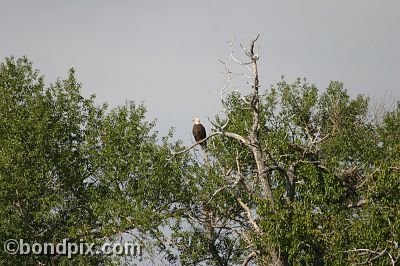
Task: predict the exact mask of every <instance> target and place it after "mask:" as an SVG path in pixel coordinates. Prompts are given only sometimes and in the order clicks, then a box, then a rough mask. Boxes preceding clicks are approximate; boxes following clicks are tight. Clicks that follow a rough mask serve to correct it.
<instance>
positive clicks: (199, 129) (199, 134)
mask: <svg viewBox="0 0 400 266" xmlns="http://www.w3.org/2000/svg"><path fill="white" fill-rule="evenodd" d="M192 132H193V136H194V139H195V140H196V141H197V142H199V141H201V140H203V139H205V138H206V136H207V134H206V129H205V128H204V126H203V125H202V124H194V125H193V130H192ZM200 145H201V146H202V147H203V148H205V147H206V146H207V145H206V142H205V141H204V142H202V143H201V144H200Z"/></svg>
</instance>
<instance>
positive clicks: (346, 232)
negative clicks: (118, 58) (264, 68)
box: [0, 39, 400, 265]
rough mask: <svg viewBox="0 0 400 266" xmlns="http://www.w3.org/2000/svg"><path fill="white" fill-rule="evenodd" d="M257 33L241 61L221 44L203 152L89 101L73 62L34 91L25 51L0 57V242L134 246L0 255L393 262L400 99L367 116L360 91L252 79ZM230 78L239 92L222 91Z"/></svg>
mask: <svg viewBox="0 0 400 266" xmlns="http://www.w3.org/2000/svg"><path fill="white" fill-rule="evenodd" d="M256 41H257V39H254V40H252V41H251V42H250V45H249V46H248V47H247V46H242V48H243V53H244V55H245V57H244V59H243V61H241V60H239V59H237V58H236V57H234V55H233V53H232V54H231V62H233V63H235V64H236V63H237V64H239V66H240V67H241V68H242V71H243V74H240V75H238V74H235V73H234V72H233V71H231V70H230V69H231V66H230V65H229V64H226V63H223V64H224V66H225V70H226V76H227V84H226V86H225V87H224V88H223V89H222V90H221V105H222V107H223V110H224V112H223V113H222V114H219V115H216V116H215V118H214V119H211V121H212V124H213V127H212V128H211V129H209V130H208V132H209V135H208V137H207V148H205V149H201V148H200V146H198V145H196V144H194V145H193V146H191V147H184V146H183V144H182V142H181V141H180V140H174V136H173V132H172V131H171V132H170V133H169V134H168V135H167V136H162V137H160V136H159V134H158V133H157V132H156V131H155V126H156V124H155V122H154V121H148V120H147V118H146V116H145V115H146V108H145V106H143V105H142V104H136V103H135V102H126V103H125V104H124V105H121V106H119V107H116V108H113V109H110V108H109V107H108V106H107V105H106V104H104V105H102V106H96V105H95V103H94V100H95V98H94V96H92V97H90V98H85V97H83V96H82V94H81V84H80V83H79V82H78V81H77V80H76V77H75V71H74V70H73V69H71V70H70V71H69V73H68V76H67V78H65V79H64V80H61V79H60V80H57V81H56V82H55V83H54V84H51V85H49V86H46V85H45V82H44V78H43V77H42V76H40V73H39V72H38V71H37V70H35V69H34V68H33V66H32V62H30V61H29V60H28V59H27V58H25V57H23V58H19V59H15V58H13V57H10V58H6V59H5V61H4V62H2V63H1V65H0V136H1V137H0V187H1V190H0V218H1V222H0V241H1V242H2V243H4V241H6V240H7V239H24V240H25V241H26V242H30V243H35V242H36V243H59V242H61V241H62V240H63V239H68V241H71V242H79V241H82V240H84V241H85V242H94V243H99V244H101V243H104V242H105V241H118V240H119V241H127V239H128V238H130V239H134V241H138V242H140V243H141V245H142V246H143V248H144V254H143V258H127V256H125V257H122V258H120V257H115V256H101V255H97V256H95V255H93V256H85V255H75V256H73V257H72V258H68V257H66V256H58V255H44V254H43V255H36V254H30V255H24V256H18V255H12V254H7V253H6V252H5V250H1V251H0V262H1V264H10V265H18V264H19V265H22V264H26V265H29V264H50V265H56V264H57V265H58V264H60V265H69V264H79V263H80V264H90V265H98V264H107V265H108V264H123V263H126V264H133V265H134V264H135V263H137V262H138V261H139V259H141V260H146V261H149V262H153V263H162V262H164V263H171V264H175V265H273V264H278V265H343V264H365V265H369V264H374V265H396V263H398V262H399V258H400V250H399V247H398V239H399V233H400V221H399V219H398V217H400V196H399V195H400V178H399V173H400V160H399V158H400V103H399V104H397V106H395V107H394V108H392V109H390V110H387V111H383V112H382V113H380V114H379V116H373V115H372V112H371V104H370V101H369V99H368V98H367V97H365V96H362V95H359V96H357V97H350V95H349V93H348V92H347V90H346V89H345V88H344V84H343V83H341V82H337V81H332V82H331V83H330V84H329V86H328V88H326V89H325V90H318V88H317V87H316V86H315V85H313V84H310V83H309V82H308V81H307V80H306V79H297V80H295V81H294V82H292V83H289V82H287V81H286V80H285V79H284V78H282V80H280V81H279V82H277V83H276V84H275V85H272V86H271V87H270V88H269V89H267V90H265V89H261V88H262V87H264V86H261V85H260V84H261V80H262V77H259V73H258V67H259V65H258V64H259V60H260V56H259V55H258V53H257V51H256V49H255V48H254V47H255V42H256ZM233 78H237V79H244V81H245V82H243V84H248V87H247V88H245V89H246V90H247V91H248V93H239V92H227V91H228V89H229V85H230V82H231V81H232V79H233ZM188 128H189V127H188ZM189 130H190V128H189ZM136 259H137V261H135V260H136Z"/></svg>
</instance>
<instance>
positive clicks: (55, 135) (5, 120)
mask: <svg viewBox="0 0 400 266" xmlns="http://www.w3.org/2000/svg"><path fill="white" fill-rule="evenodd" d="M80 87H81V85H80V84H79V83H78V82H77V81H76V78H75V73H74V70H73V69H71V70H70V72H69V76H68V77H67V79H65V80H58V81H57V82H56V83H55V84H54V85H51V86H50V87H48V88H46V86H45V84H44V80H43V77H41V76H39V72H38V71H36V70H33V68H32V63H31V62H29V61H28V59H26V58H20V59H14V58H7V59H6V60H5V62H4V63H2V64H1V66H0V98H1V100H0V136H1V138H0V147H1V148H0V186H1V190H0V217H1V223H0V239H1V240H2V242H3V241H5V240H7V239H24V242H25V243H31V244H33V243H62V240H63V239H65V238H67V239H68V241H69V242H76V243H81V242H93V243H97V244H99V245H100V244H103V243H104V242H105V241H113V240H115V239H117V238H121V237H122V236H123V233H131V234H132V235H133V236H134V237H136V239H137V240H136V241H142V242H143V241H144V239H148V241H146V245H147V244H148V245H150V239H153V240H155V241H154V242H155V244H156V245H159V243H158V242H157V241H158V240H157V239H158V237H159V236H160V230H159V228H158V227H161V226H162V225H163V224H165V222H166V220H167V219H168V218H169V217H171V216H173V215H175V214H174V213H173V212H171V211H170V210H171V206H172V205H173V204H174V203H175V202H176V197H179V196H180V195H181V193H182V190H181V189H180V184H181V182H180V179H181V177H182V175H183V174H182V171H183V168H184V165H185V164H184V160H182V161H179V162H178V161H177V162H175V163H169V164H167V163H166V162H167V161H166V160H167V159H168V158H169V157H170V155H169V154H170V153H169V151H170V149H173V148H178V147H179V143H170V141H169V139H170V137H171V134H170V135H169V136H166V137H165V138H163V140H162V141H161V143H159V142H158V140H157V137H156V133H154V132H153V131H152V129H153V127H154V123H153V122H146V121H145V120H144V119H145V116H144V115H145V108H144V106H142V105H135V104H134V103H133V102H129V103H127V104H126V105H124V106H122V107H119V108H116V109H114V110H111V111H108V112H107V106H106V105H104V106H102V107H96V106H95V105H94V97H91V98H89V99H85V98H84V97H82V96H81V94H80ZM133 229H135V231H133ZM143 247H145V248H147V246H145V245H144V244H143ZM0 261H1V264H10V265H20V264H40V263H44V264H57V265H58V264H94V265H97V264H98V263H100V262H102V263H104V262H107V261H108V262H111V258H110V257H106V256H78V255H75V256H73V258H71V259H69V258H67V257H65V256H59V255H35V254H30V255H26V256H16V255H9V254H6V253H5V252H4V250H2V252H1V253H0Z"/></svg>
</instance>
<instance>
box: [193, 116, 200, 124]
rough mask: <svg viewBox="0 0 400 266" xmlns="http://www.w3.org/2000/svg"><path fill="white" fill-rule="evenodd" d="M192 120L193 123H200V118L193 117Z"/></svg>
mask: <svg viewBox="0 0 400 266" xmlns="http://www.w3.org/2000/svg"><path fill="white" fill-rule="evenodd" d="M192 121H193V123H194V124H195V125H198V124H200V119H198V118H197V117H195V118H193V120H192Z"/></svg>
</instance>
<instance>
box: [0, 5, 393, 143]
mask: <svg viewBox="0 0 400 266" xmlns="http://www.w3.org/2000/svg"><path fill="white" fill-rule="evenodd" d="M257 33H260V39H259V42H258V44H259V45H260V51H261V60H260V61H259V64H260V75H261V77H260V79H261V85H262V88H263V89H267V88H269V87H270V85H271V84H273V83H276V82H278V81H279V80H280V77H281V75H285V76H286V79H287V80H288V81H289V82H291V81H293V80H294V79H295V78H297V77H306V78H307V79H308V81H309V82H311V83H315V84H317V85H318V87H319V88H320V89H325V88H326V87H327V85H328V84H329V81H331V80H339V81H343V82H344V83H345V87H346V88H347V89H348V90H349V91H350V93H351V94H352V95H356V94H358V93H361V94H366V95H369V96H371V97H372V98H375V99H382V98H383V97H384V96H386V98H390V99H396V98H397V99H399V98H400V86H399V78H400V1H398V0H380V1H378V0H351V1H349V0H331V1H321V0H302V1H299V0H292V1H288V0H286V1H283V0H279V1H265V0H264V1H261V0H260V1H222V0H220V1H218V0H203V1H188V0H187V1H184V0H182V1H175V0H169V1H138V0H137V1H136V0H132V1H98V0H96V1H89V0H85V1H78V0H76V1H72V0H69V1H66V0H65V1H56V0H48V1H42V0H37V1H18V0H12V1H5V0H0V40H1V42H0V57H1V60H3V59H4V57H7V56H10V55H14V56H16V57H20V56H23V55H27V56H28V58H29V59H30V60H32V61H33V63H34V66H35V68H37V69H39V70H40V71H41V73H42V74H43V75H45V77H46V82H48V83H50V82H54V81H55V80H56V79H57V77H61V78H62V77H65V76H66V74H67V71H68V69H69V68H71V67H74V68H76V70H77V75H78V78H79V80H80V82H82V83H83V94H84V95H85V96H89V95H91V94H96V95H97V102H98V103H99V104H100V103H103V102H108V103H109V104H110V105H111V106H117V105H121V104H124V102H125V100H135V101H136V102H139V103H140V102H142V101H143V102H144V103H145V105H146V106H147V108H148V111H149V112H148V117H149V119H152V118H158V126H157V127H158V129H159V130H160V131H161V133H162V134H165V133H166V131H167V129H168V128H169V127H171V126H173V127H175V128H176V136H177V137H178V138H181V139H183V140H184V142H185V143H186V144H188V143H190V142H191V141H192V140H191V138H192V137H191V127H192V122H191V119H192V118H193V117H195V116H197V117H200V119H202V120H203V122H204V124H205V125H206V126H209V124H208V122H207V118H208V117H210V118H212V117H213V116H214V115H215V114H217V113H219V112H220V110H221V106H220V104H219V99H218V96H217V95H216V93H219V91H220V89H221V87H222V85H223V84H224V76H223V75H222V74H221V72H222V71H223V66H222V65H221V64H220V63H219V62H218V58H220V59H224V60H228V59H229V46H228V45H227V41H230V40H232V38H233V37H234V36H236V37H237V40H238V42H239V41H240V42H243V43H244V44H247V43H248V40H249V39H251V38H253V37H255V36H256V35H257ZM239 52H240V51H237V53H239ZM240 91H242V92H243V93H247V92H248V88H246V87H244V86H243V87H241V88H240Z"/></svg>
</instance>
